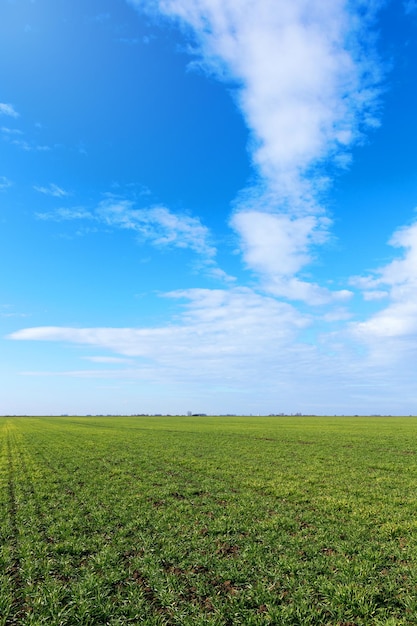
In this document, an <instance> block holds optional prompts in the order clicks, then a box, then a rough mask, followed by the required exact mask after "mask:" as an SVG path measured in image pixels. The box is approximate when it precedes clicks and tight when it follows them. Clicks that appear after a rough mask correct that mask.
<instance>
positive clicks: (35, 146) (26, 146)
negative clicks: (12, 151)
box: [11, 139, 51, 152]
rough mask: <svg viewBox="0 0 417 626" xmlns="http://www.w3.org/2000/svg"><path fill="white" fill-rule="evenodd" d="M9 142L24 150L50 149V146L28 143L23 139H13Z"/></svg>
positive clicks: (40, 150)
mask: <svg viewBox="0 0 417 626" xmlns="http://www.w3.org/2000/svg"><path fill="white" fill-rule="evenodd" d="M11 143H12V144H13V145H15V146H17V147H18V148H20V149H21V150H24V151H25V152H49V151H50V150H51V147H50V146H46V145H41V144H35V143H29V142H28V141H26V140H25V139H13V141H12V142H11Z"/></svg>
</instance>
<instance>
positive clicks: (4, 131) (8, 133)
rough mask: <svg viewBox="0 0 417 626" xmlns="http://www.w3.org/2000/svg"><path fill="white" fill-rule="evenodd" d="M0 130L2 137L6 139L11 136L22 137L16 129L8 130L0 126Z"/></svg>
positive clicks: (20, 132)
mask: <svg viewBox="0 0 417 626" xmlns="http://www.w3.org/2000/svg"><path fill="white" fill-rule="evenodd" d="M0 130H1V132H2V133H3V135H6V136H8V137H10V136H12V135H23V133H22V131H21V130H19V129H18V128H8V127H7V126H2V127H1V128H0Z"/></svg>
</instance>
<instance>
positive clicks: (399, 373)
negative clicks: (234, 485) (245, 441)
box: [0, 0, 417, 414]
mask: <svg viewBox="0 0 417 626" xmlns="http://www.w3.org/2000/svg"><path fill="white" fill-rule="evenodd" d="M0 58H1V59H2V62H1V63H0V155H1V156H0V224H1V228H0V255H1V262H2V267H3V271H2V274H1V282H0V286H1V288H0V324H1V333H0V355H1V358H0V375H1V391H0V414H22V413H23V414H55V413H58V414H60V413H77V414H85V413H106V414H107V413H119V414H123V413H128V414H130V413H186V412H187V411H189V410H191V411H193V412H204V413H243V414H249V413H252V414H257V413H281V412H294V413H295V412H302V413H317V414H319V413H323V414H328V413H330V414H335V413H337V414H339V413H344V414H348V413H352V414H369V413H384V414H415V413H416V412H417V381H416V378H415V374H414V371H415V366H416V360H417V356H416V355H417V219H416V214H415V208H416V206H417V159H416V156H415V145H416V141H417V117H416V111H417V76H416V69H415V68H416V67H417V2H416V1H415V0H407V1H405V2H394V1H393V0H391V1H390V2H382V1H381V2H378V1H376V2H374V1H372V2H362V1H359V0H357V1H355V0H354V1H353V2H347V1H345V0H334V2H331V3H330V2H326V1H325V0H311V1H310V2H307V3H306V2H304V1H303V0H294V1H293V2H291V3H288V2H287V0H257V1H256V2H253V1H252V0H224V1H223V2H222V3H218V2H217V1H216V0H170V2H163V1H162V0H129V1H128V0H87V1H85V0H83V1H82V0H0Z"/></svg>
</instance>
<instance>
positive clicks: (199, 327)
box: [9, 288, 310, 381]
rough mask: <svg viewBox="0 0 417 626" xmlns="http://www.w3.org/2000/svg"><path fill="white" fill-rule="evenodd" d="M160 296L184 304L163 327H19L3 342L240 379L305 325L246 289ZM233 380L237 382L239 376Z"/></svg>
mask: <svg viewBox="0 0 417 626" xmlns="http://www.w3.org/2000/svg"><path fill="white" fill-rule="evenodd" d="M166 297H169V298H170V299H176V300H185V301H186V305H185V311H184V312H183V314H182V315H181V316H180V318H179V319H178V320H177V322H176V323H175V324H169V325H167V326H164V327H160V328H62V327H37V328H26V329H22V330H20V331H17V332H15V333H12V334H11V335H10V336H9V338H10V339H14V340H35V341H58V342H69V343H77V344H83V345H88V346H94V347H96V348H100V349H107V350H109V349H110V350H112V351H113V352H115V353H116V354H119V355H123V356H124V357H142V358H146V359H148V360H149V365H150V367H152V368H155V369H157V368H162V369H163V371H164V372H169V377H170V378H171V379H172V378H173V379H175V378H176V377H177V374H178V375H179V376H181V377H182V376H185V377H187V376H192V378H195V377H197V378H204V375H205V374H207V375H208V374H209V375H210V377H211V379H213V377H214V378H216V379H217V378H218V379H219V380H221V378H222V376H223V375H227V376H230V373H231V372H233V370H234V369H235V368H237V370H240V371H241V372H242V374H243V377H244V378H246V374H245V371H246V369H247V368H249V369H250V371H251V372H254V370H255V369H256V368H257V367H260V366H261V362H265V365H266V362H269V361H270V360H271V358H272V360H274V359H275V356H273V355H276V354H277V353H278V352H277V351H281V350H283V349H284V347H290V348H291V347H292V342H293V340H294V337H295V336H296V334H297V333H298V332H299V331H300V330H302V329H304V328H306V327H307V326H308V325H309V323H310V320H309V318H308V317H306V316H303V315H301V314H300V313H298V312H297V311H296V310H295V309H294V308H293V307H292V306H290V305H289V304H285V303H282V302H277V301H276V300H275V299H274V298H269V297H265V296H261V295H259V294H256V293H255V292H253V291H251V290H250V289H246V288H240V289H239V288H235V289H231V290H207V289H191V290H186V291H174V292H171V293H168V294H166ZM291 349H292V348H291ZM282 354H284V353H282ZM283 358H284V356H283ZM217 368H220V369H218V370H217ZM225 373H226V374H225ZM236 379H237V381H239V380H240V379H241V376H240V374H237V376H236Z"/></svg>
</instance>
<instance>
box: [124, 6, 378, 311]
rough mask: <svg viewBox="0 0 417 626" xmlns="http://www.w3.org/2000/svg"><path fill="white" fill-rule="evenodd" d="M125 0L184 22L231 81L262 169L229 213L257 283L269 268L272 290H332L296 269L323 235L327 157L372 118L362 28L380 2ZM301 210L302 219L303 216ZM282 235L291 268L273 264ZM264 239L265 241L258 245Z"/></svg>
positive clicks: (371, 76)
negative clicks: (280, 268)
mask: <svg viewBox="0 0 417 626" xmlns="http://www.w3.org/2000/svg"><path fill="white" fill-rule="evenodd" d="M130 2H131V4H133V5H135V6H136V7H138V8H139V9H141V10H143V8H145V9H146V8H148V9H149V10H157V11H159V13H161V14H163V15H165V16H166V17H168V18H171V19H174V20H176V21H177V22H178V23H179V24H180V25H181V26H182V27H184V29H185V32H186V33H187V34H188V35H189V34H190V33H192V43H193V46H194V47H193V49H192V54H193V55H194V59H196V63H197V64H198V65H199V66H200V67H203V68H205V69H206V70H208V71H209V72H212V73H214V74H215V75H216V76H217V77H219V78H220V79H221V80H224V81H226V82H228V83H229V84H232V85H234V89H235V96H236V101H237V103H238V105H239V107H240V109H241V111H242V113H243V115H244V118H245V120H246V123H247V126H248V128H249V129H250V131H251V134H252V139H251V144H250V147H251V153H252V159H253V165H254V168H255V171H256V173H257V175H258V179H259V184H258V185H257V186H256V187H255V188H253V189H252V190H251V191H250V193H246V194H245V195H243V196H241V197H240V198H239V199H238V201H237V203H236V215H235V217H234V218H233V219H232V226H233V227H234V228H235V230H236V232H237V235H238V237H239V240H240V245H241V250H242V254H243V257H244V261H245V263H246V265H247V267H249V268H250V269H253V270H254V271H255V272H256V273H260V274H261V276H262V278H261V279H262V281H264V282H265V276H266V274H268V277H269V278H268V279H267V280H268V282H269V283H270V284H272V282H274V283H275V285H276V287H275V291H276V293H277V295H283V296H285V297H288V298H292V297H295V298H296V299H305V300H307V301H308V302H309V303H311V304H315V303H317V301H322V300H323V298H329V295H328V294H327V295H325V290H323V288H321V287H319V286H316V285H311V287H308V286H307V282H308V281H306V279H305V278H304V279H302V278H300V276H298V275H297V272H299V271H300V270H301V269H302V266H304V265H307V264H309V263H310V261H311V260H312V258H314V255H312V254H311V252H310V248H311V247H316V248H317V245H318V244H319V243H324V242H325V240H326V237H325V236H323V235H324V234H325V231H326V230H327V229H328V228H329V221H328V222H327V224H326V226H324V220H323V219H322V217H316V216H323V213H324V210H323V207H322V206H321V202H320V197H321V194H322V192H323V189H325V188H326V186H328V184H329V179H330V176H331V170H332V167H333V168H334V167H338V166H342V167H344V166H346V163H348V162H349V149H350V148H351V147H352V145H354V144H355V143H356V142H358V141H360V140H361V138H362V134H363V132H364V130H366V129H367V128H372V127H374V126H376V125H377V124H378V120H377V106H378V97H377V96H378V90H377V85H378V82H379V80H380V66H379V65H378V63H377V62H376V61H375V54H374V51H373V43H372V42H373V37H369V36H368V35H369V29H370V26H371V24H372V20H373V17H374V12H375V10H376V9H377V8H378V5H379V4H380V3H379V2H378V1H376V2H372V3H367V4H366V5H365V4H363V3H361V2H359V1H358V2H352V3H349V2H346V1H345V0H335V1H333V2H323V0H310V1H309V2H306V1H305V0H294V1H293V2H288V1H287V0H258V1H257V2H253V1H252V0H224V1H223V2H218V0H154V1H150V0H149V1H148V2H146V1H144V0H130ZM329 163H330V164H331V166H332V167H330V168H329V167H328V165H329ZM326 166H327V168H326ZM267 212H269V213H272V214H275V215H277V216H279V217H278V218H277V220H276V221H275V222H274V229H273V230H274V233H275V236H276V242H275V245H274V244H273V243H272V242H271V240H272V236H271V233H270V232H269V230H268V228H269V226H270V221H269V220H268V219H267V218H266V217H265V213H267ZM256 213H258V215H256ZM304 217H307V218H308V219H306V220H305V221H302V218H304ZM300 220H301V221H300ZM284 223H285V224H284ZM252 226H254V228H252ZM282 227H283V228H282ZM300 233H302V237H303V240H304V243H303V244H302V245H300V242H299V238H300ZM320 237H321V242H320V241H319V238H320ZM284 238H285V240H286V243H285V245H286V248H287V251H288V257H286V258H285V259H283V260H284V261H285V263H280V265H281V266H284V265H285V264H287V265H288V267H290V266H293V267H294V269H293V272H292V273H291V272H290V271H286V272H285V273H282V272H281V273H280V272H279V271H278V272H277V273H275V272H274V271H273V272H272V273H271V270H272V268H273V267H274V266H275V265H276V261H277V258H276V257H277V252H276V249H277V248H279V246H280V245H281V244H282V242H283V239H284ZM291 239H294V244H293V245H289V242H290V240H291ZM263 242H266V243H267V246H266V249H264V250H263V252H261V250H262V244H263ZM270 242H271V243H270ZM260 254H262V259H260ZM281 256H282V257H284V256H285V254H284V251H282V252H281ZM295 260H297V262H296V263H294V261H295ZM266 268H267V272H266V271H265V270H266ZM336 297H338V296H336Z"/></svg>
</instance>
